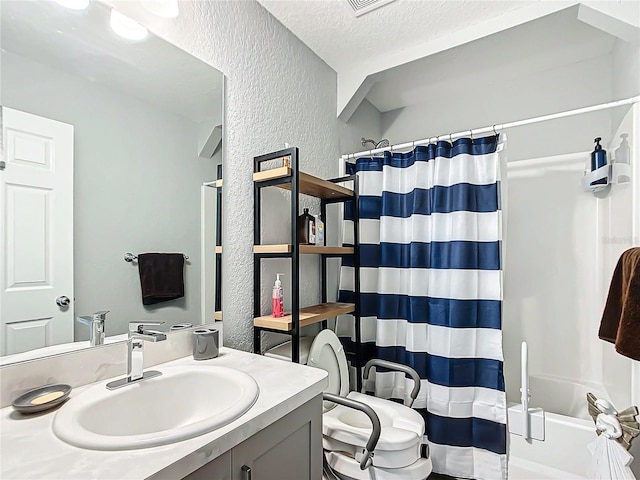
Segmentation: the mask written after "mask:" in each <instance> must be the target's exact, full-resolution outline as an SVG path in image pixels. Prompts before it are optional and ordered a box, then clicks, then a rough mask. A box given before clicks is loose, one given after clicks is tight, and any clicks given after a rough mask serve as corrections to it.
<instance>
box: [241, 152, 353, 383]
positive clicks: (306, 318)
mask: <svg viewBox="0 0 640 480" xmlns="http://www.w3.org/2000/svg"><path fill="white" fill-rule="evenodd" d="M285 158H286V159H288V162H283V163H284V165H283V166H279V167H276V168H270V169H268V170H261V167H262V165H263V164H265V163H266V162H272V163H273V162H275V161H276V160H278V159H285ZM298 160H299V152H298V149H297V148H288V149H284V150H279V151H277V152H273V153H269V154H266V155H261V156H259V157H255V158H254V159H253V165H254V169H253V170H254V174H253V180H254V225H253V232H254V233H253V235H254V247H253V253H254V266H253V285H254V287H253V296H254V299H253V305H254V320H253V332H254V337H253V344H254V352H255V353H262V347H261V343H262V332H275V333H284V334H288V335H291V343H292V348H291V355H292V359H291V360H292V361H294V362H297V363H299V362H300V329H301V327H305V326H307V325H312V324H315V323H320V322H321V323H322V327H323V328H326V327H327V319H329V318H333V317H335V316H337V315H342V314H347V313H353V315H354V317H355V322H356V323H355V326H356V328H355V330H356V352H349V357H350V358H351V360H352V362H353V363H354V366H355V367H356V369H357V371H358V378H360V377H361V367H362V365H361V363H362V362H361V360H362V349H361V346H360V344H361V338H360V304H359V303H360V295H359V293H360V249H359V248H358V246H359V238H360V237H359V231H358V222H357V221H355V222H354V229H355V230H354V242H355V245H354V246H352V247H334V246H327V245H326V235H325V245H300V243H299V242H298V232H297V218H298V215H299V208H300V202H299V195H301V194H303V195H310V196H312V197H315V198H318V199H320V213H321V215H322V218H323V219H324V221H325V222H326V219H327V205H329V204H332V203H342V202H348V201H352V202H353V205H354V215H355V218H356V219H357V218H359V215H358V213H359V212H358V204H359V195H358V178H357V177H356V176H355V175H350V176H346V177H340V178H335V179H331V180H323V179H320V178H317V177H314V176H312V175H309V174H306V173H303V172H300V171H299V165H298ZM346 182H352V184H353V189H349V188H345V187H343V186H342V185H339V184H340V183H346ZM267 187H276V188H282V189H286V190H290V191H291V210H290V217H291V240H290V242H289V243H288V244H278V245H262V241H261V233H260V232H261V229H260V223H261V203H262V202H261V191H262V189H263V188H267ZM300 255H319V256H320V267H321V272H322V281H321V285H322V291H321V298H322V303H320V304H319V305H311V306H305V307H303V308H302V307H301V306H300V294H299V288H298V286H299V282H300ZM347 255H352V256H353V257H354V265H355V269H354V275H355V279H354V286H355V292H356V295H355V303H328V302H327V261H328V259H330V258H335V257H345V256H347ZM269 258H291V286H292V288H291V290H292V292H291V313H290V314H288V315H285V316H284V317H280V318H275V317H273V316H271V315H262V314H261V312H260V305H261V301H260V298H261V297H260V295H261V290H262V282H261V278H260V266H261V262H262V260H263V259H269ZM358 383H359V382H358Z"/></svg>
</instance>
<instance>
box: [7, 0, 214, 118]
mask: <svg viewBox="0 0 640 480" xmlns="http://www.w3.org/2000/svg"><path fill="white" fill-rule="evenodd" d="M1 9H2V15H1V17H2V49H3V50H6V51H8V52H11V53H14V54H17V55H20V56H23V57H26V58H29V59H30V60H32V61H35V62H39V63H43V64H45V65H48V66H50V67H53V68H56V69H58V70H61V71H64V72H66V73H69V74H72V75H79V76H81V77H84V78H86V79H88V80H89V81H93V82H96V83H100V84H103V85H105V86H107V87H109V88H112V89H115V90H118V91H120V92H123V93H125V94H127V95H130V96H133V97H136V98H139V99H142V100H146V101H150V102H152V103H154V104H156V105H159V106H162V107H163V108H165V109H167V110H169V111H171V112H173V113H176V114H178V115H182V116H183V117H186V118H189V119H191V120H193V121H196V122H200V121H205V120H207V121H214V122H215V121H220V112H221V111H222V74H221V73H220V72H219V71H217V70H216V69H214V68H213V67H211V66H209V65H207V64H206V63H204V62H202V61H201V60H198V59H197V58H195V57H193V56H191V55H189V54H187V53H185V52H184V51H182V50H180V49H179V48H177V47H175V46H173V45H171V44H170V43H168V42H166V41H164V40H162V39H160V38H158V37H156V36H154V35H149V37H148V38H147V39H146V40H145V41H143V42H138V43H131V42H126V41H123V40H122V39H121V38H119V37H117V36H116V35H115V34H113V32H112V31H111V29H110V28H109V26H108V24H109V10H108V9H107V7H105V6H104V5H102V4H99V3H98V2H93V3H92V4H91V6H90V8H88V9H87V10H84V11H80V12H77V11H73V10H69V9H67V8H64V7H61V6H60V5H58V4H57V3H55V2H52V1H42V0H38V1H36V0H32V1H22V0H18V1H15V0H13V1H8V0H3V1H2V4H1Z"/></svg>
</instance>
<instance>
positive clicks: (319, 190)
mask: <svg viewBox="0 0 640 480" xmlns="http://www.w3.org/2000/svg"><path fill="white" fill-rule="evenodd" d="M290 175H291V168H290V167H279V168H272V169H270V170H265V171H264V172H256V173H254V174H253V181H254V182H266V181H268V180H276V179H278V178H284V177H289V176H290ZM276 187H278V188H283V189H285V190H291V182H289V183H281V184H280V185H276ZM299 190H300V193H304V194H305V195H311V196H313V197H316V198H321V199H324V200H328V199H334V198H351V197H353V190H351V189H349V188H345V187H343V186H340V185H338V184H336V183H333V182H329V181H327V180H322V179H321V178H317V177H314V176H313V175H309V174H307V173H303V172H300V174H299Z"/></svg>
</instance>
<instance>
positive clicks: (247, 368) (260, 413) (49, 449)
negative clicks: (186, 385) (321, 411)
mask: <svg viewBox="0 0 640 480" xmlns="http://www.w3.org/2000/svg"><path fill="white" fill-rule="evenodd" d="M207 365H212V366H213V365H217V366H224V367H229V368H233V369H236V370H239V371H242V372H245V373H247V374H249V375H251V376H252V377H253V378H254V379H255V380H256V382H257V383H258V386H259V388H260V394H259V396H258V399H257V401H256V403H255V404H254V405H253V406H252V407H251V408H250V409H249V411H247V412H246V413H245V414H244V415H242V416H241V417H240V418H238V419H237V420H235V421H234V422H232V423H230V424H229V425H227V426H225V427H222V428H220V429H218V430H215V431H213V432H210V433H207V434H204V435H201V436H199V437H195V438H192V439H189V440H185V441H182V442H178V443H174V444H170V445H165V446H160V447H154V448H146V449H140V450H126V451H116V452H104V451H95V450H85V449H81V448H76V447H73V446H71V445H68V444H67V443H65V442H63V441H62V440H59V439H58V438H57V437H56V436H55V434H54V433H53V430H52V423H53V418H54V416H55V411H53V412H49V413H44V414H41V415H35V416H30V417H27V416H22V415H20V414H18V413H17V412H15V411H14V410H13V409H12V408H11V407H7V408H3V409H2V410H0V432H1V433H0V435H1V436H0V441H1V444H2V450H1V453H0V478H2V479H4V480H10V479H20V480H23V479H24V480H26V479H31V478H33V479H60V478H65V479H68V480H73V479H83V480H84V479H87V478H98V479H99V478H108V479H114V478H118V479H144V478H149V477H154V478H182V477H185V476H187V475H189V474H190V473H192V472H194V471H195V470H197V469H199V468H200V467H202V466H203V465H206V464H208V463H209V462H211V461H212V460H214V459H216V458H218V457H223V456H224V454H225V452H228V451H229V450H230V449H232V448H234V447H236V446H237V445H239V444H240V443H241V442H244V441H245V440H247V439H249V438H250V437H252V436H253V435H254V434H256V433H258V432H259V431H260V430H262V429H264V428H266V427H268V426H269V425H271V424H273V423H274V422H276V421H277V420H279V419H281V418H282V417H284V416H285V415H288V414H290V413H291V412H293V411H294V410H295V409H297V408H298V407H301V406H303V405H305V404H306V403H308V402H310V401H312V400H317V398H318V395H320V394H321V392H322V391H323V390H324V388H325V386H326V383H327V374H326V372H324V371H323V370H319V369H315V368H310V367H305V366H302V365H298V364H292V363H289V362H282V361H279V360H274V359H270V358H266V357H263V356H258V355H253V354H250V353H245V352H240V351H237V350H232V349H229V348H222V349H221V353H220V356H219V357H218V358H215V359H212V360H206V361H195V360H193V358H192V357H191V356H188V357H185V358H181V359H178V360H174V361H171V362H168V363H165V364H161V365H158V366H157V367H156V368H157V369H158V370H162V368H163V367H165V366H167V367H168V366H198V367H203V366H207ZM102 383H104V382H102ZM87 388H89V385H87V386H83V387H80V388H76V389H74V390H73V391H72V392H71V396H72V397H74V396H77V395H80V394H81V393H82V392H83V391H84V390H86V389H87ZM184 394H185V395H188V394H189V392H184ZM317 405H318V408H319V407H320V403H319V402H317ZM60 408H64V405H62V407H60ZM175 408H179V405H176V406H175ZM98 414H99V413H98ZM144 414H145V408H144V405H141V406H140V415H144ZM167 414H170V412H167Z"/></svg>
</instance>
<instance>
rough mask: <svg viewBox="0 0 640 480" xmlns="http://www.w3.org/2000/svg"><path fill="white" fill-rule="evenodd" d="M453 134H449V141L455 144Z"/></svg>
mask: <svg viewBox="0 0 640 480" xmlns="http://www.w3.org/2000/svg"><path fill="white" fill-rule="evenodd" d="M451 135H452V134H451V133H450V134H449V143H450V144H451V145H453V138H452V136H451Z"/></svg>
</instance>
